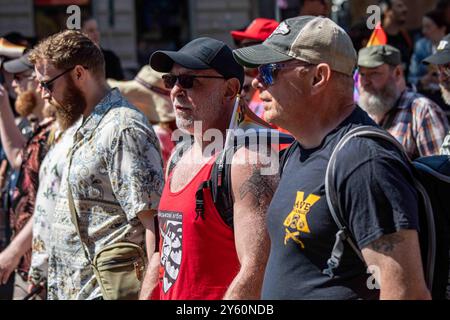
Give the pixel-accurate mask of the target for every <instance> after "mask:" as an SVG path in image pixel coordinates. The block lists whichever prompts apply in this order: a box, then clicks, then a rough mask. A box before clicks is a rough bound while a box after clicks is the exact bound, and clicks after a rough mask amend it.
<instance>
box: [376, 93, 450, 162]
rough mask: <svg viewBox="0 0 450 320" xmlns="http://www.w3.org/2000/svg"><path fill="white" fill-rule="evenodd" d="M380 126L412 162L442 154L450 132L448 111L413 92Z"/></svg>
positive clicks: (402, 100) (403, 98) (407, 95)
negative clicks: (449, 129) (446, 136)
mask: <svg viewBox="0 0 450 320" xmlns="http://www.w3.org/2000/svg"><path fill="white" fill-rule="evenodd" d="M380 125H381V126H382V127H383V128H384V129H386V130H387V131H389V133H390V134H392V135H393V136H394V137H395V138H396V139H397V140H398V141H399V142H400V143H401V144H402V145H403V147H404V148H405V150H406V152H407V153H408V155H409V156H410V158H411V159H415V158H418V157H422V156H429V155H436V154H439V149H440V147H441V145H442V142H443V141H444V138H445V135H446V134H447V131H448V122H447V118H446V116H445V113H444V111H443V110H442V109H441V108H440V107H439V106H438V105H437V104H436V103H434V102H433V101H432V100H430V99H428V98H426V97H424V96H423V95H421V94H418V93H416V92H413V91H410V90H405V91H404V92H403V93H402V94H401V96H400V98H399V99H398V101H397V104H396V106H395V107H394V108H392V110H391V111H389V112H388V114H387V115H386V116H385V117H384V119H383V121H382V122H381V124H380Z"/></svg>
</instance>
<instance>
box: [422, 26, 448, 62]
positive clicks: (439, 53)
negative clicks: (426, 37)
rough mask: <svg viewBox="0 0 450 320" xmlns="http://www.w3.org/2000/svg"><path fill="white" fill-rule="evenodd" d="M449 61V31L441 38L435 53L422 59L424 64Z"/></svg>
mask: <svg viewBox="0 0 450 320" xmlns="http://www.w3.org/2000/svg"><path fill="white" fill-rule="evenodd" d="M449 62H450V33H449V34H448V35H446V36H445V37H444V38H442V40H441V42H439V45H438V47H437V49H436V53H435V54H433V55H431V56H429V57H428V58H426V59H425V60H423V63H424V64H430V63H431V64H447V63H449Z"/></svg>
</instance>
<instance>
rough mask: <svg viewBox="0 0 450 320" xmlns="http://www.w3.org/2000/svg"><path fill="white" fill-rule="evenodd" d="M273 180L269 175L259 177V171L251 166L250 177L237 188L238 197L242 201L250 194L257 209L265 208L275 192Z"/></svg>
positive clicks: (256, 167)
mask: <svg viewBox="0 0 450 320" xmlns="http://www.w3.org/2000/svg"><path fill="white" fill-rule="evenodd" d="M274 189H275V178H274V177H273V176H269V175H261V172H260V169H259V168H258V166H256V165H252V172H251V175H250V177H249V178H248V179H247V180H246V181H245V182H244V183H243V184H242V185H241V186H240V187H239V196H240V199H241V200H243V199H244V198H245V197H246V196H247V194H249V193H250V194H251V195H252V196H253V199H254V201H255V202H257V203H255V206H256V207H257V208H260V209H261V208H262V207H263V206H267V205H268V202H270V200H271V199H272V196H273V194H274V192H275V190H274Z"/></svg>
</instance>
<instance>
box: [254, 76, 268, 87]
mask: <svg viewBox="0 0 450 320" xmlns="http://www.w3.org/2000/svg"><path fill="white" fill-rule="evenodd" d="M252 87H253V88H255V89H263V88H266V86H265V85H264V82H263V81H260V77H259V74H258V75H257V76H256V77H255V78H254V79H253V80H252Z"/></svg>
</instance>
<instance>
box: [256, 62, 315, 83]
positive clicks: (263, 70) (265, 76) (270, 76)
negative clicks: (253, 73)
mask: <svg viewBox="0 0 450 320" xmlns="http://www.w3.org/2000/svg"><path fill="white" fill-rule="evenodd" d="M299 66H303V67H308V66H313V64H311V63H301V62H299V63H270V64H263V65H261V66H259V67H258V72H259V75H258V80H259V81H261V82H262V83H263V84H264V86H266V87H269V86H273V85H274V84H275V77H276V75H277V73H278V71H279V70H281V69H292V68H296V67H299Z"/></svg>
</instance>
